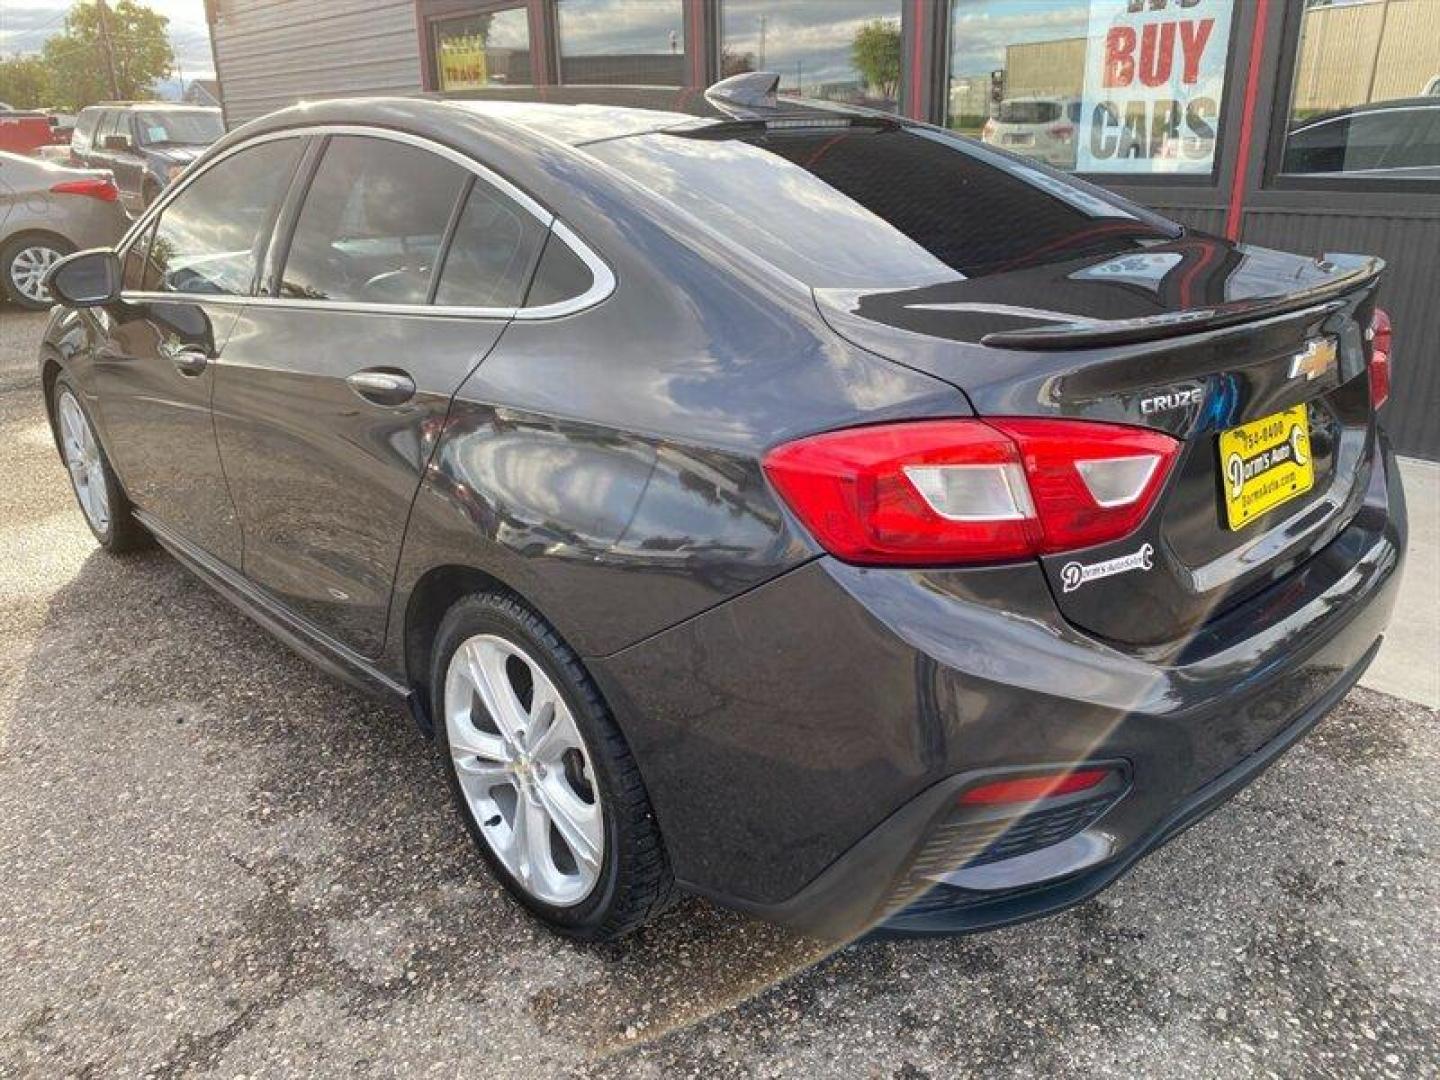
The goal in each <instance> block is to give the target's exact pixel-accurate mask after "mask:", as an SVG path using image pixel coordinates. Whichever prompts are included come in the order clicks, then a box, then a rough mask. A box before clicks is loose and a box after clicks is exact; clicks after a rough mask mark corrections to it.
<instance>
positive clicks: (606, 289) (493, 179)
mask: <svg viewBox="0 0 1440 1080" xmlns="http://www.w3.org/2000/svg"><path fill="white" fill-rule="evenodd" d="M308 135H358V136H363V137H366V138H375V139H388V140H389V141H391V142H398V143H405V144H407V145H409V146H414V147H416V148H418V149H421V150H425V151H428V152H430V153H433V154H437V155H439V156H440V157H443V158H445V159H446V160H448V161H452V162H454V163H455V164H456V165H459V166H460V167H461V168H462V169H465V170H466V171H468V172H470V173H471V174H473V175H474V176H477V177H479V178H480V179H481V180H484V181H485V182H486V183H487V184H490V185H491V186H492V187H494V188H496V189H497V190H498V191H500V192H501V193H503V194H504V195H506V196H508V197H509V198H511V199H513V200H514V201H515V202H516V203H518V204H519V205H520V206H521V207H523V208H524V209H525V210H527V211H528V212H529V213H530V215H531V216H532V217H534V218H535V219H536V220H537V221H539V222H540V224H541V225H542V226H544V227H545V228H546V229H547V230H549V232H550V234H551V235H552V236H555V237H558V238H559V239H560V240H561V242H562V243H564V244H565V245H566V246H567V247H569V248H570V250H571V251H573V252H574V253H575V255H576V257H577V258H579V259H580V261H581V262H583V263H584V264H585V266H586V267H587V268H588V269H589V270H590V276H591V282H590V288H588V289H586V290H585V291H584V292H583V293H581V294H580V295H578V296H574V297H571V298H570V299H568V300H561V301H558V302H557V303H554V304H546V305H544V306H542V307H532V308H524V307H521V308H517V307H481V306H476V307H472V306H466V305H460V304H386V303H378V302H374V301H354V300H300V299H295V298H293V297H280V296H249V295H247V296H235V295H230V294H224V293H214V294H212V293H169V292H153V291H144V290H136V291H134V292H123V293H121V299H123V300H135V301H142V302H147V303H148V302H154V301H157V300H158V301H164V300H170V301H178V302H181V303H202V302H203V303H216V304H254V305H256V306H257V307H277V308H303V309H304V310H307V311H350V312H369V313H376V314H389V315H432V316H445V317H456V318H472V319H524V320H527V321H531V320H542V319H554V318H559V317H561V316H564V315H573V314H574V313H576V312H578V311H583V310H585V309H586V308H589V307H594V306H595V305H596V304H598V303H600V302H601V301H602V300H604V299H606V298H607V297H608V296H609V295H610V294H611V293H613V292H614V291H615V273H614V271H612V270H611V269H610V267H609V265H608V264H607V263H606V262H605V261H604V260H603V259H602V258H600V256H599V255H597V254H596V253H595V251H594V250H593V249H592V248H591V247H590V245H589V244H587V243H585V241H584V240H582V239H580V237H579V236H577V235H576V234H575V232H574V230H572V229H571V228H570V227H569V226H568V225H566V224H565V223H564V222H563V221H561V220H560V219H559V218H558V217H556V216H555V215H554V214H553V213H551V212H550V211H549V210H547V209H545V207H543V206H541V205H540V203H538V202H536V201H535V200H534V199H533V198H531V197H530V196H529V195H527V194H526V193H525V192H524V191H522V190H521V189H520V188H518V187H516V186H515V185H514V184H512V183H511V182H510V181H509V180H506V179H505V178H504V177H503V176H501V175H500V174H499V173H496V172H494V171H493V170H491V169H489V168H487V167H486V166H485V165H482V164H481V163H480V162H478V161H476V160H475V159H474V158H471V157H468V156H466V155H465V154H463V153H461V152H460V151H458V150H454V149H452V148H450V147H448V146H445V145H444V144H443V143H437V142H435V141H433V140H431V139H427V138H425V137H424V136H421V135H412V134H411V133H410V132H408V131H393V130H391V129H389V128H379V127H369V126H367V125H364V124H316V125H313V126H309V127H299V128H286V129H285V130H283V131H267V132H264V133H263V134H260V135H256V136H254V137H252V138H249V139H246V140H245V141H244V142H240V143H236V144H235V145H234V146H230V147H227V148H226V149H225V150H224V151H222V152H221V153H219V154H216V155H215V156H214V157H213V158H211V159H209V160H208V161H206V162H204V163H203V164H202V165H201V166H200V168H198V169H196V170H195V171H194V172H192V173H187V174H186V175H185V176H184V177H183V178H182V179H181V180H180V181H179V182H178V183H176V184H173V185H171V186H170V187H169V188H167V189H166V190H165V192H164V193H163V194H162V196H161V197H160V198H159V199H157V200H155V202H154V203H152V204H151V205H150V207H149V208H148V209H147V210H146V211H145V212H144V213H143V214H141V215H140V217H138V218H137V219H136V220H135V222H134V223H133V224H132V225H131V226H130V228H129V229H128V230H127V231H126V233H125V235H124V236H123V237H122V238H121V240H120V243H119V244H117V245H116V249H115V250H116V253H117V254H118V255H119V257H120V260H121V262H122V264H123V262H124V260H125V257H126V256H127V255H128V254H129V253H130V246H131V245H132V244H133V243H134V242H135V240H136V238H137V237H139V236H142V235H144V232H145V230H146V229H147V228H148V227H149V225H150V223H151V222H153V221H154V219H155V218H157V217H159V216H160V215H161V214H163V213H164V212H165V208H166V207H167V206H169V205H170V203H171V202H173V201H174V200H175V199H177V198H179V196H180V195H181V193H182V192H184V191H185V189H186V188H188V187H189V186H190V185H191V184H193V183H194V182H195V181H196V180H198V179H199V178H200V177H201V176H203V175H205V173H207V172H209V171H210V170H211V169H212V168H214V167H215V166H216V165H218V164H220V163H221V162H222V161H225V160H227V159H229V158H231V157H233V156H234V155H235V154H238V153H240V152H241V151H242V150H248V149H250V148H251V147H252V146H259V145H260V144H262V143H267V142H276V141H278V140H281V139H303V138H305V137H306V136H308Z"/></svg>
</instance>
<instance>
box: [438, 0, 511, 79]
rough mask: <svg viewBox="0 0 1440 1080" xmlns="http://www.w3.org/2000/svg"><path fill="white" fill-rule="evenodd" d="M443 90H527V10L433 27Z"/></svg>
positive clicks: (454, 20)
mask: <svg viewBox="0 0 1440 1080" xmlns="http://www.w3.org/2000/svg"><path fill="white" fill-rule="evenodd" d="M431 40H432V42H433V48H434V53H435V72H436V76H437V81H438V83H439V85H440V89H441V90H474V89H477V88H479V87H482V86H526V85H529V84H530V83H532V82H533V81H534V78H533V76H532V75H531V74H530V17H529V15H527V14H526V12H525V9H524V8H509V9H507V10H505V11H494V12H489V13H486V14H483V15H467V16H464V17H463V18H458V19H442V20H439V21H437V22H435V23H432V24H431Z"/></svg>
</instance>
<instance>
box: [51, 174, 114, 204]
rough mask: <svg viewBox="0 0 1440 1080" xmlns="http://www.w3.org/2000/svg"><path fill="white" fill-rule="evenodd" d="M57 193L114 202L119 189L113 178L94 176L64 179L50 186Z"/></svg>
mask: <svg viewBox="0 0 1440 1080" xmlns="http://www.w3.org/2000/svg"><path fill="white" fill-rule="evenodd" d="M50 190H51V191H53V192H54V193H55V194H57V195H88V196H89V197H90V198H92V199H99V200H101V201H102V202H114V201H115V200H116V199H118V198H119V197H120V189H119V188H117V187H116V186H115V182H114V181H113V180H107V179H105V178H104V177H98V176H97V177H94V178H90V179H85V180H65V181H62V182H61V183H59V184H55V185H53V186H52V187H51V188H50Z"/></svg>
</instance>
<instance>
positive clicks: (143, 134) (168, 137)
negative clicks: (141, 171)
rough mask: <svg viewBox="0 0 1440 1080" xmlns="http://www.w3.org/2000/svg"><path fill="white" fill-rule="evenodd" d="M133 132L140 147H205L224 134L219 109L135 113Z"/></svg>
mask: <svg viewBox="0 0 1440 1080" xmlns="http://www.w3.org/2000/svg"><path fill="white" fill-rule="evenodd" d="M135 130H136V131H137V132H138V133H139V136H140V145H141V146H163V145H165V144H166V143H177V144H181V145H185V146H209V145H210V144H211V143H212V142H214V141H215V140H216V139H218V138H220V136H221V135H223V134H225V125H224V123H222V122H221V120H220V110H219V109H194V110H180V109H166V110H165V111H164V112H160V111H155V112H138V113H136V114H135Z"/></svg>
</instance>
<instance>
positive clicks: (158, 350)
mask: <svg viewBox="0 0 1440 1080" xmlns="http://www.w3.org/2000/svg"><path fill="white" fill-rule="evenodd" d="M301 142H302V141H301V140H300V139H299V138H287V139H280V140H275V141H271V142H265V143H260V144H258V145H254V146H251V147H248V148H246V149H243V150H241V151H239V152H238V153H235V154H232V155H229V156H227V157H224V158H222V159H220V160H218V161H217V162H216V163H214V164H213V165H212V166H211V167H209V168H208V169H206V170H205V171H204V172H202V173H200V174H198V175H197V176H196V177H195V178H194V179H193V181H191V182H189V183H187V184H186V185H185V186H184V187H183V188H181V189H180V190H179V191H177V193H176V194H175V197H174V198H172V199H170V200H168V201H166V202H165V203H164V204H163V206H162V207H161V208H160V210H159V212H158V214H156V215H154V216H153V217H152V218H151V219H150V220H149V221H148V222H147V224H146V227H145V228H144V229H142V230H141V231H140V232H139V233H138V234H137V235H136V236H134V237H133V239H132V242H131V243H130V245H129V247H128V248H127V249H126V250H125V251H124V252H123V255H124V260H125V262H124V266H125V271H124V272H125V282H124V289H123V291H122V294H121V300H120V302H118V303H116V304H112V305H109V306H108V307H105V308H100V309H95V310H96V312H97V313H98V314H97V316H96V318H97V323H98V329H99V332H100V338H99V341H98V342H97V347H96V349H95V350H94V372H95V378H96V385H97V390H98V396H99V407H100V413H101V420H102V423H103V425H104V429H105V442H106V447H107V449H108V451H109V452H110V456H111V459H112V461H113V462H114V464H115V468H116V471H117V472H118V474H119V476H120V479H121V482H122V483H123V484H124V486H125V490H126V493H127V494H128V495H129V496H130V498H131V500H132V501H133V502H134V503H135V505H136V506H138V507H139V508H140V509H141V510H143V511H145V512H146V513H147V514H150V515H151V516H153V517H154V518H156V519H157V520H158V521H159V522H160V523H161V524H162V525H164V526H166V527H167V528H169V529H170V530H171V531H173V532H174V533H176V534H177V535H178V536H179V537H180V538H182V539H184V540H186V541H187V542H189V543H191V544H193V545H195V546H197V547H199V548H201V549H203V550H205V551H207V552H209V553H210V554H212V555H214V556H215V557H217V558H219V559H222V560H224V561H225V562H227V563H229V564H230V565H232V566H234V567H236V568H237V569H238V568H239V566H240V554H241V537H240V531H239V523H238V520H237V517H236V514H235V508H234V504H233V503H232V502H231V499H230V494H229V491H228V490H227V487H226V484H225V476H224V473H223V472H222V470H221V467H220V456H219V451H218V449H217V448H216V445H215V431H214V425H213V423H212V421H211V417H210V398H211V393H212V391H213V389H214V379H215V372H214V365H215V363H216V361H217V360H218V359H219V358H220V356H221V355H222V354H223V352H224V349H225V345H226V341H227V340H228V338H229V337H230V335H231V332H232V328H233V327H234V325H235V322H236V319H237V317H238V316H239V314H240V311H241V308H242V307H243V305H244V303H245V302H246V300H247V298H248V295H249V293H250V292H251V291H252V288H253V284H254V280H255V276H256V270H257V267H258V265H259V260H260V256H261V253H262V251H263V248H264V245H265V241H266V239H267V236H268V232H269V229H270V227H271V225H272V223H273V221H274V215H275V213H276V211H277V210H278V207H279V204H280V201H281V199H282V197H283V195H284V192H285V189H286V186H287V185H288V182H289V180H290V178H291V176H292V175H293V174H294V171H295V168H296V166H297V164H298V162H299V159H300V153H301Z"/></svg>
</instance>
